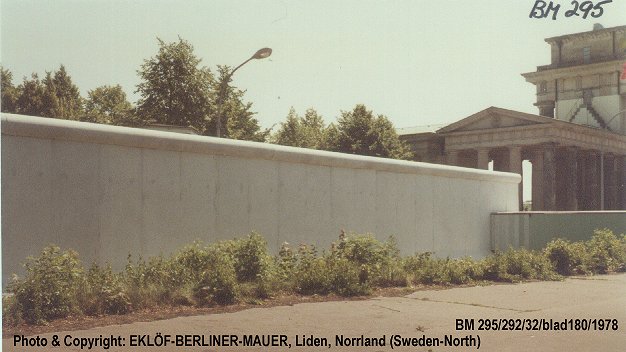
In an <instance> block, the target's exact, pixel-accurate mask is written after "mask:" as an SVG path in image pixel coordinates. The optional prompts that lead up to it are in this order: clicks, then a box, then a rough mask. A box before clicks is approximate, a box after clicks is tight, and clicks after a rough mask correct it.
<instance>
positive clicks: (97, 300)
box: [80, 264, 132, 315]
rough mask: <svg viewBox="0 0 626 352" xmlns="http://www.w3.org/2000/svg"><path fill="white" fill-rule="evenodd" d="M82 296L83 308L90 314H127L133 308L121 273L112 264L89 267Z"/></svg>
mask: <svg viewBox="0 0 626 352" xmlns="http://www.w3.org/2000/svg"><path fill="white" fill-rule="evenodd" d="M80 296H81V298H80V301H81V302H80V306H81V310H82V311H83V312H84V313H86V314H89V315H100V314H125V313H128V312H129V311H131V308H132V304H131V302H130V299H129V298H128V295H126V292H124V287H123V282H122V279H121V275H120V274H115V273H113V271H112V270H111V266H110V265H107V266H106V267H105V268H100V267H99V266H98V265H97V264H93V265H92V266H91V268H89V270H88V271H87V275H86V280H85V282H84V286H83V288H82V290H81V294H80Z"/></svg>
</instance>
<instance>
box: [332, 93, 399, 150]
mask: <svg viewBox="0 0 626 352" xmlns="http://www.w3.org/2000/svg"><path fill="white" fill-rule="evenodd" d="M337 123H338V126H337V132H338V134H337V136H336V143H333V145H332V146H331V147H332V148H333V149H334V150H335V151H338V152H342V153H350V154H360V155H370V156H377V157H383V158H393V159H407V160H408V159H410V158H411V153H410V151H409V149H408V148H407V147H406V145H405V144H404V143H403V142H402V141H401V140H400V138H399V137H398V134H397V133H396V131H395V129H394V127H393V124H392V123H391V121H389V119H387V117H385V116H383V115H378V116H377V117H374V115H373V113H372V111H371V110H367V108H366V107H365V105H362V104H358V105H356V106H355V108H354V109H353V110H352V111H344V112H342V114H341V117H340V118H339V119H338V121H337Z"/></svg>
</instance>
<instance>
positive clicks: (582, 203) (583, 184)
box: [576, 150, 590, 210]
mask: <svg viewBox="0 0 626 352" xmlns="http://www.w3.org/2000/svg"><path fill="white" fill-rule="evenodd" d="M577 159H578V160H577V161H578V165H577V166H578V172H576V175H577V176H578V192H577V193H578V210H589V209H590V208H589V199H588V197H587V193H588V192H587V188H589V187H588V185H587V183H588V182H587V154H586V152H585V151H582V150H579V151H578V158H577Z"/></svg>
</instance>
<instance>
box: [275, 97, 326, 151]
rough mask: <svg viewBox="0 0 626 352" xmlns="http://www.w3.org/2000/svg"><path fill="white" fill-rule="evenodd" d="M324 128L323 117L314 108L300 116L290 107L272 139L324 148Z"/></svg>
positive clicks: (284, 142) (298, 145)
mask: <svg viewBox="0 0 626 352" xmlns="http://www.w3.org/2000/svg"><path fill="white" fill-rule="evenodd" d="M325 130H326V127H325V125H324V119H323V118H322V117H321V116H320V115H319V114H318V113H317V111H315V109H312V108H311V109H307V111H306V113H305V115H304V117H300V116H298V114H297V113H296V111H295V109H294V108H293V107H292V108H291V109H290V110H289V114H288V115H287V118H286V120H285V122H282V123H281V124H280V128H279V129H278V131H277V132H276V134H274V136H273V138H272V139H273V142H274V143H276V144H281V145H289V146H293V147H301V148H311V149H325V146H326V143H325Z"/></svg>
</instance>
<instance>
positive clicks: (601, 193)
mask: <svg viewBox="0 0 626 352" xmlns="http://www.w3.org/2000/svg"><path fill="white" fill-rule="evenodd" d="M624 112H626V109H624V110H620V111H619V112H618V113H617V114H615V115H613V116H612V117H611V118H610V119H609V121H608V122H607V123H606V125H605V127H604V128H603V129H604V130H605V131H608V130H609V125H610V124H611V122H613V120H614V119H615V118H616V117H618V116H619V115H621V114H622V113H624ZM600 210H604V139H602V148H601V149H600Z"/></svg>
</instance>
